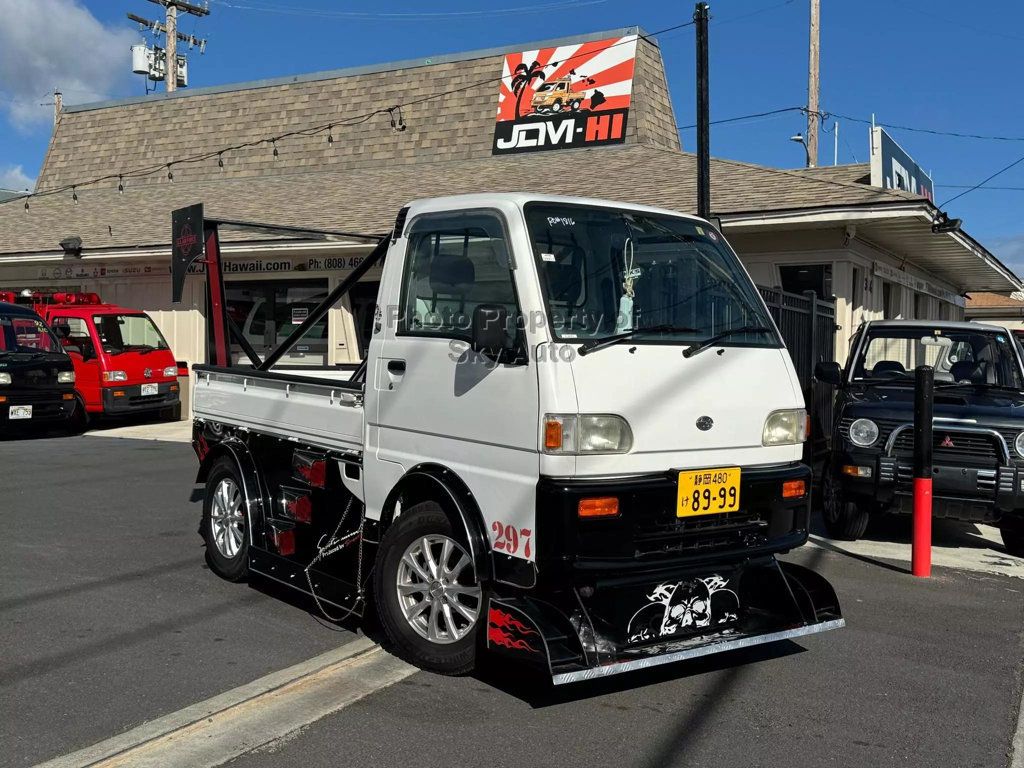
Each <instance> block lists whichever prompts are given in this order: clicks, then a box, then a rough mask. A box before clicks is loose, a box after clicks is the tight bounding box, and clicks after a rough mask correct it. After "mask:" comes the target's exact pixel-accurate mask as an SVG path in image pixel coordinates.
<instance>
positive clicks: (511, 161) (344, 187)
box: [0, 145, 916, 255]
mask: <svg viewBox="0 0 1024 768" xmlns="http://www.w3.org/2000/svg"><path fill="white" fill-rule="evenodd" d="M711 164H712V172H711V177H712V186H711V193H712V197H711V201H712V207H713V209H714V210H715V212H716V213H734V212H744V211H755V212H756V211H765V210H779V209H804V208H813V207H817V206H828V207H832V206H835V205H838V204H847V205H866V204H886V203H904V202H906V200H907V199H916V198H914V197H913V196H912V195H908V193H905V192H894V191H892V190H881V189H876V188H874V187H865V186H863V185H859V184H845V183H835V182H826V181H820V180H810V179H807V178H804V177H803V176H801V175H800V174H799V173H796V172H793V171H781V170H777V169H774V168H765V167H762V166H756V165H751V164H749V163H740V162H736V161H733V160H721V159H713V160H712V161H711ZM696 190H697V173H696V158H695V156H694V155H692V154H689V153H683V152H675V151H671V150H666V149H658V148H654V147H649V146H643V145H632V146H630V145H625V146H619V147H601V148H589V149H574V150H560V151H557V152H543V153H529V154H525V155H511V156H497V157H486V158H477V159H469V160H450V161H436V162H421V163H418V164H415V165H412V164H394V165H387V166H383V167H376V168H367V169H352V170H323V171H307V172H304V173H279V174H275V175H273V176H260V177H257V178H226V179H205V180H201V181H193V182H179V181H177V175H176V176H175V181H174V182H168V181H166V180H163V181H162V183H159V184H149V185H140V186H136V185H134V184H132V183H131V182H126V186H125V192H124V194H123V195H122V194H118V192H117V190H116V188H112V186H111V185H106V186H104V187H95V188H94V187H85V188H82V189H80V190H78V192H77V194H78V202H77V203H75V202H73V201H72V200H71V197H70V194H61V195H52V196H44V197H40V198H35V199H32V200H31V201H30V208H29V210H28V211H25V210H23V207H22V205H21V204H20V203H19V202H17V201H15V202H13V203H9V204H6V205H0V232H3V235H0V254H9V255H14V254H26V253H31V252H59V246H58V242H59V241H60V240H61V239H62V238H64V237H65V236H67V235H69V234H77V235H78V236H79V237H81V238H82V241H83V247H84V249H85V252H87V253H90V252H91V253H96V252H98V251H103V250H107V249H114V248H117V249H123V248H133V247H150V246H163V245H166V244H167V243H168V242H169V240H170V212H171V211H172V210H173V209H175V208H178V207H181V206H184V205H189V204H191V203H195V202H203V203H204V204H205V207H206V212H207V215H209V216H214V217H219V218H225V219H242V220H252V221H265V222H271V223H274V224H282V225H293V226H307V227H320V228H324V229H338V228H340V229H345V230H349V231H364V232H382V231H387V230H388V229H389V228H390V226H391V223H392V222H393V221H394V217H395V214H396V212H397V211H398V209H399V208H400V207H401V206H402V205H404V204H405V203H407V202H408V201H409V200H412V199H416V198H422V197H435V196H443V195H454V194H463V193H469V192H483V191H489V192H542V193H552V194H565V195H581V196H589V197H602V198H606V199H610V200H619V201H622V202H630V203H639V204H643V205H652V206H657V207H662V208H669V209H672V210H678V211H683V212H689V211H692V209H693V205H694V201H695V200H696ZM246 239H251V235H250V236H248V237H247V238H246Z"/></svg>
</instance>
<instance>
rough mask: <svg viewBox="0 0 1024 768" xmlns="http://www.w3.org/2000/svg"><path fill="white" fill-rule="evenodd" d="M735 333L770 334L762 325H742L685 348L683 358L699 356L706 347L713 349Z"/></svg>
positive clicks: (768, 329)
mask: <svg viewBox="0 0 1024 768" xmlns="http://www.w3.org/2000/svg"><path fill="white" fill-rule="evenodd" d="M737 333H771V329H770V328H766V327H765V326H763V325H744V326H741V327H739V328H730V329H729V330H727V331H722V332H721V333H719V334H716V335H715V336H712V337H711V338H710V339H704V341H700V342H698V343H696V344H694V345H693V346H690V347H687V348H686V349H684V350H683V357H693V356H694V355H697V354H700V353H701V352H703V351H704V350H705V349H707V348H708V347H713V346H714V345H715V344H716V343H717V342H719V341H721V340H722V339H726V338H728V337H730V336H735V335H736V334H737Z"/></svg>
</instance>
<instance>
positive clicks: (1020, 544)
mask: <svg viewBox="0 0 1024 768" xmlns="http://www.w3.org/2000/svg"><path fill="white" fill-rule="evenodd" d="M999 532H1000V533H1001V534H1002V536H1003V546H1004V547H1006V551H1007V552H1009V553H1010V554H1011V555H1014V556H1015V557H1024V525H1021V526H1020V527H1010V526H1006V525H1004V526H1003V527H1002V528H1000V530H999Z"/></svg>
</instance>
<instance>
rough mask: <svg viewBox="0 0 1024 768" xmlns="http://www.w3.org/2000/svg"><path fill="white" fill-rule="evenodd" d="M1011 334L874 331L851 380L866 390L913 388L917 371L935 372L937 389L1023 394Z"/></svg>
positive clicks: (926, 329) (953, 330) (948, 330)
mask: <svg viewBox="0 0 1024 768" xmlns="http://www.w3.org/2000/svg"><path fill="white" fill-rule="evenodd" d="M1013 345H1014V342H1013V338H1012V337H1011V336H1010V334H1009V332H994V331H988V330H985V329H984V328H980V327H979V328H978V330H974V329H960V328H930V327H915V328H911V327H907V328H885V327H877V326H876V327H874V328H869V329H868V331H867V335H866V336H865V338H864V343H863V345H862V347H861V351H860V352H859V354H858V356H857V359H856V360H855V361H854V364H853V366H852V367H851V372H850V380H851V381H852V382H860V383H864V384H865V385H869V386H870V385H895V386H911V387H912V386H913V385H914V369H915V368H916V367H917V366H919V365H930V366H932V367H933V368H934V369H935V382H936V387H947V386H948V387H954V386H961V385H963V386H968V385H972V384H973V385H978V386H990V387H1007V388H1011V389H1016V390H1019V389H1021V388H1022V381H1021V369H1020V365H1019V363H1018V362H1017V356H1016V355H1015V354H1014V347H1013Z"/></svg>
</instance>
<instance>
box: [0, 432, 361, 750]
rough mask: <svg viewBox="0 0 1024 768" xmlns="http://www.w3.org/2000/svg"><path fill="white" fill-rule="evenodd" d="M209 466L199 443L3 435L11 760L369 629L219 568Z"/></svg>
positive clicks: (188, 700) (4, 712)
mask: <svg viewBox="0 0 1024 768" xmlns="http://www.w3.org/2000/svg"><path fill="white" fill-rule="evenodd" d="M196 466H197V464H196V458H195V454H194V453H193V452H192V448H191V446H189V445H187V444H184V443H168V442H152V441H143V440H112V439H110V438H108V437H88V436H84V437H55V438H44V439H34V440H33V439H26V440H13V441H4V442H0V467H3V472H4V482H3V489H2V492H0V521H2V524H3V534H2V535H0V649H2V651H0V653H2V657H0V742H2V744H3V749H0V765H2V766H25V765H32V764H34V763H36V762H39V761H40V760H43V759H46V758H50V757H53V756H55V755H58V754H63V753H66V752H70V751H73V750H76V749H79V748H81V747H85V746H88V745H90V744H92V743H94V742H96V741H99V740H101V739H105V738H107V737H108V736H110V735H112V734H115V733H119V732H121V731H124V730H126V729H128V728H131V727H133V726H136V725H138V724H140V723H142V722H144V721H146V720H149V719H152V718H154V717H157V716H159V715H161V714H165V713H167V712H172V711H174V710H177V709H180V708H182V707H185V706H187V705H189V704H192V703H193V702H195V701H199V700H202V699H205V698H208V697H210V696H213V695H214V694H218V693H220V692H222V691H224V690H227V689H229V688H233V687H235V686H238V685H241V684H243V683H248V682H250V681H251V680H253V679H255V678H257V677H260V676H261V675H265V674H267V673H269V672H273V671H276V670H278V669H281V668H283V667H287V666H289V665H291V664H295V663H297V662H299V661H303V660H305V659H307V658H309V657H311V656H315V655H316V654H318V653H322V652H324V651H326V650H329V649H332V648H336V647H337V646H338V645H340V644H342V643H345V642H347V641H349V640H351V639H352V638H353V637H354V635H353V634H352V633H350V632H347V631H344V630H342V629H341V628H339V627H337V626H335V625H333V624H329V623H326V622H320V621H318V620H317V619H316V618H315V617H314V616H313V615H312V614H310V613H309V612H308V611H307V607H306V606H305V605H304V604H303V601H301V600H299V601H298V602H297V603H296V602H294V601H293V602H288V601H287V599H288V598H290V597H291V596H290V595H287V594H285V595H280V594H275V593H274V592H273V591H269V592H268V591H267V589H268V588H267V587H265V586H264V587H262V588H261V589H254V588H252V587H249V586H247V585H245V584H230V583H228V582H225V581H222V580H221V579H219V578H217V577H216V576H215V575H213V574H212V573H211V572H210V571H209V570H208V569H207V568H206V565H205V562H204V560H203V546H202V542H201V540H200V538H199V535H198V534H197V533H196V529H197V528H198V525H199V516H200V513H201V510H200V504H199V503H195V502H192V501H190V498H191V496H192V489H193V486H192V481H193V480H194V478H195V472H196ZM282 598H284V599H282Z"/></svg>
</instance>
